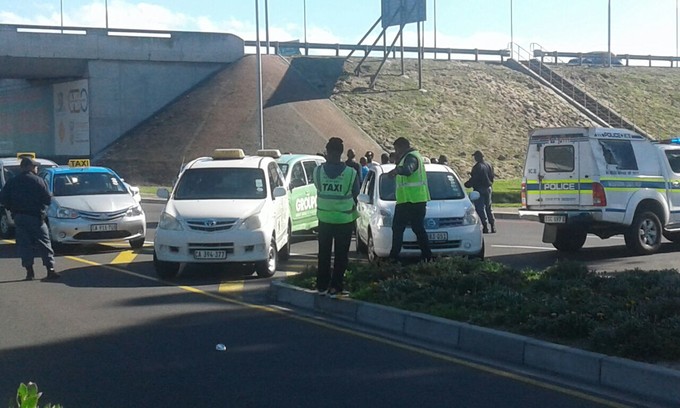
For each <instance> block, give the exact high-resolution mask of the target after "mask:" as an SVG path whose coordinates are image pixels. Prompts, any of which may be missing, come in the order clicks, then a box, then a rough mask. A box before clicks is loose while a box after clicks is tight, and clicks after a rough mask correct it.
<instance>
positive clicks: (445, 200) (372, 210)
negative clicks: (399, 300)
mask: <svg viewBox="0 0 680 408" xmlns="http://www.w3.org/2000/svg"><path fill="white" fill-rule="evenodd" d="M393 168H394V164H384V165H376V166H373V167H372V168H371V169H370V171H369V172H368V175H367V176H366V179H365V180H364V182H363V184H362V186H361V194H359V205H358V209H359V219H358V220H357V250H358V251H360V252H364V253H367V254H368V259H369V260H370V261H375V260H377V259H379V258H385V257H387V256H389V254H390V250H391V249H392V217H393V216H394V207H395V205H396V200H395V178H394V177H390V176H388V175H387V173H388V172H389V171H390V170H392V169H393ZM425 170H426V171H427V183H428V187H429V189H430V196H431V201H429V202H428V203H427V213H426V215H425V230H426V231H427V235H428V237H429V239H430V248H431V249H432V253H433V255H434V256H454V255H462V256H470V257H475V258H480V259H483V258H484V238H483V235H482V226H481V223H480V221H479V217H478V216H477V213H476V212H475V207H474V205H473V204H472V201H471V200H476V199H478V198H479V193H477V192H475V191H473V192H472V193H470V196H469V197H468V195H467V193H466V192H465V189H464V188H463V185H462V183H461V181H460V178H459V177H458V175H457V174H456V173H455V172H454V171H453V170H452V169H451V168H450V167H448V166H444V165H441V164H426V165H425ZM400 257H420V248H419V247H418V243H417V241H416V236H415V234H414V233H413V231H412V230H411V229H410V228H406V231H404V243H403V246H402V249H401V252H400Z"/></svg>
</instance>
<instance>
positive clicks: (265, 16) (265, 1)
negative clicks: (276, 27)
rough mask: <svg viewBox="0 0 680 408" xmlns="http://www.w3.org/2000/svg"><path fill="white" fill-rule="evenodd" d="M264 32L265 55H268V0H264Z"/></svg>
mask: <svg viewBox="0 0 680 408" xmlns="http://www.w3.org/2000/svg"><path fill="white" fill-rule="evenodd" d="M264 25H265V29H264V33H265V37H266V38H265V40H266V41H267V55H269V0H264Z"/></svg>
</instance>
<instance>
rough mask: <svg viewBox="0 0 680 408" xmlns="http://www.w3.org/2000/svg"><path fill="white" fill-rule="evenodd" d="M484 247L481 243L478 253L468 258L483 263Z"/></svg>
mask: <svg viewBox="0 0 680 408" xmlns="http://www.w3.org/2000/svg"><path fill="white" fill-rule="evenodd" d="M484 247H485V243H484V241H482V249H480V250H479V252H478V253H476V254H474V255H472V256H470V258H471V259H479V260H480V261H483V260H484Z"/></svg>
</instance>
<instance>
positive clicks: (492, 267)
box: [289, 258, 680, 362]
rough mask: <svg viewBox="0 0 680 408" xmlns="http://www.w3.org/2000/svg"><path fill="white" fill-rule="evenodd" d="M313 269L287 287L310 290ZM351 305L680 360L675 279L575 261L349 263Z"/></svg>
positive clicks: (678, 283) (679, 288) (664, 273)
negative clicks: (534, 266)
mask: <svg viewBox="0 0 680 408" xmlns="http://www.w3.org/2000/svg"><path fill="white" fill-rule="evenodd" d="M315 271H316V270H315V268H314V267H311V268H309V269H308V270H307V271H306V272H305V273H303V274H302V275H298V276H296V277H293V278H290V279H289V282H290V283H292V284H294V285H298V286H302V287H307V288H313V287H314V286H313V285H314V281H315V280H314V275H315V273H316V272H315ZM345 287H346V288H347V289H348V290H349V291H350V293H351V296H352V297H353V298H355V299H359V300H364V301H368V302H373V303H379V304H384V305H388V306H393V307H397V308H401V309H405V310H410V311H416V312H421V313H427V314H431V315H435V316H440V317H444V318H449V319H453V320H457V321H463V322H467V323H471V324H475V325H479V326H485V327H491V328H497V329H501V330H507V331H511V332H515V333H518V334H523V335H527V336H532V337H536V338H540V339H544V340H549V341H553V342H558V343H563V344H567V345H571V346H577V347H581V348H585V349H587V350H591V351H595V352H600V353H605V354H609V355H615V356H620V357H625V358H632V359H637V360H642V361H649V362H656V361H663V360H668V361H671V360H678V359H680V343H678V342H677V339H678V338H679V337H680V274H678V272H677V271H676V270H655V271H641V270H629V271H623V272H616V273H612V274H603V273H596V272H595V271H591V270H588V268H587V267H586V266H584V265H582V264H579V263H577V262H559V263H556V264H555V265H553V266H552V267H550V268H547V269H545V270H543V271H534V270H517V269H513V268H510V267H508V266H505V265H502V264H499V263H496V262H492V261H478V260H467V259H464V258H445V259H439V260H437V261H436V262H432V263H418V264H413V265H406V266H403V265H400V264H393V263H378V264H375V265H371V264H364V263H361V264H351V265H350V268H349V270H348V271H347V273H346V275H345Z"/></svg>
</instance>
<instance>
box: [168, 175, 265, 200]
mask: <svg viewBox="0 0 680 408" xmlns="http://www.w3.org/2000/svg"><path fill="white" fill-rule="evenodd" d="M266 197H267V188H266V183H265V178H264V172H263V171H262V169H243V168H214V169H189V170H187V171H185V172H184V173H182V176H181V178H180V179H179V182H178V184H177V188H176V189H175V200H210V199H213V200H225V199H226V200H260V199H263V198H266Z"/></svg>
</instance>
